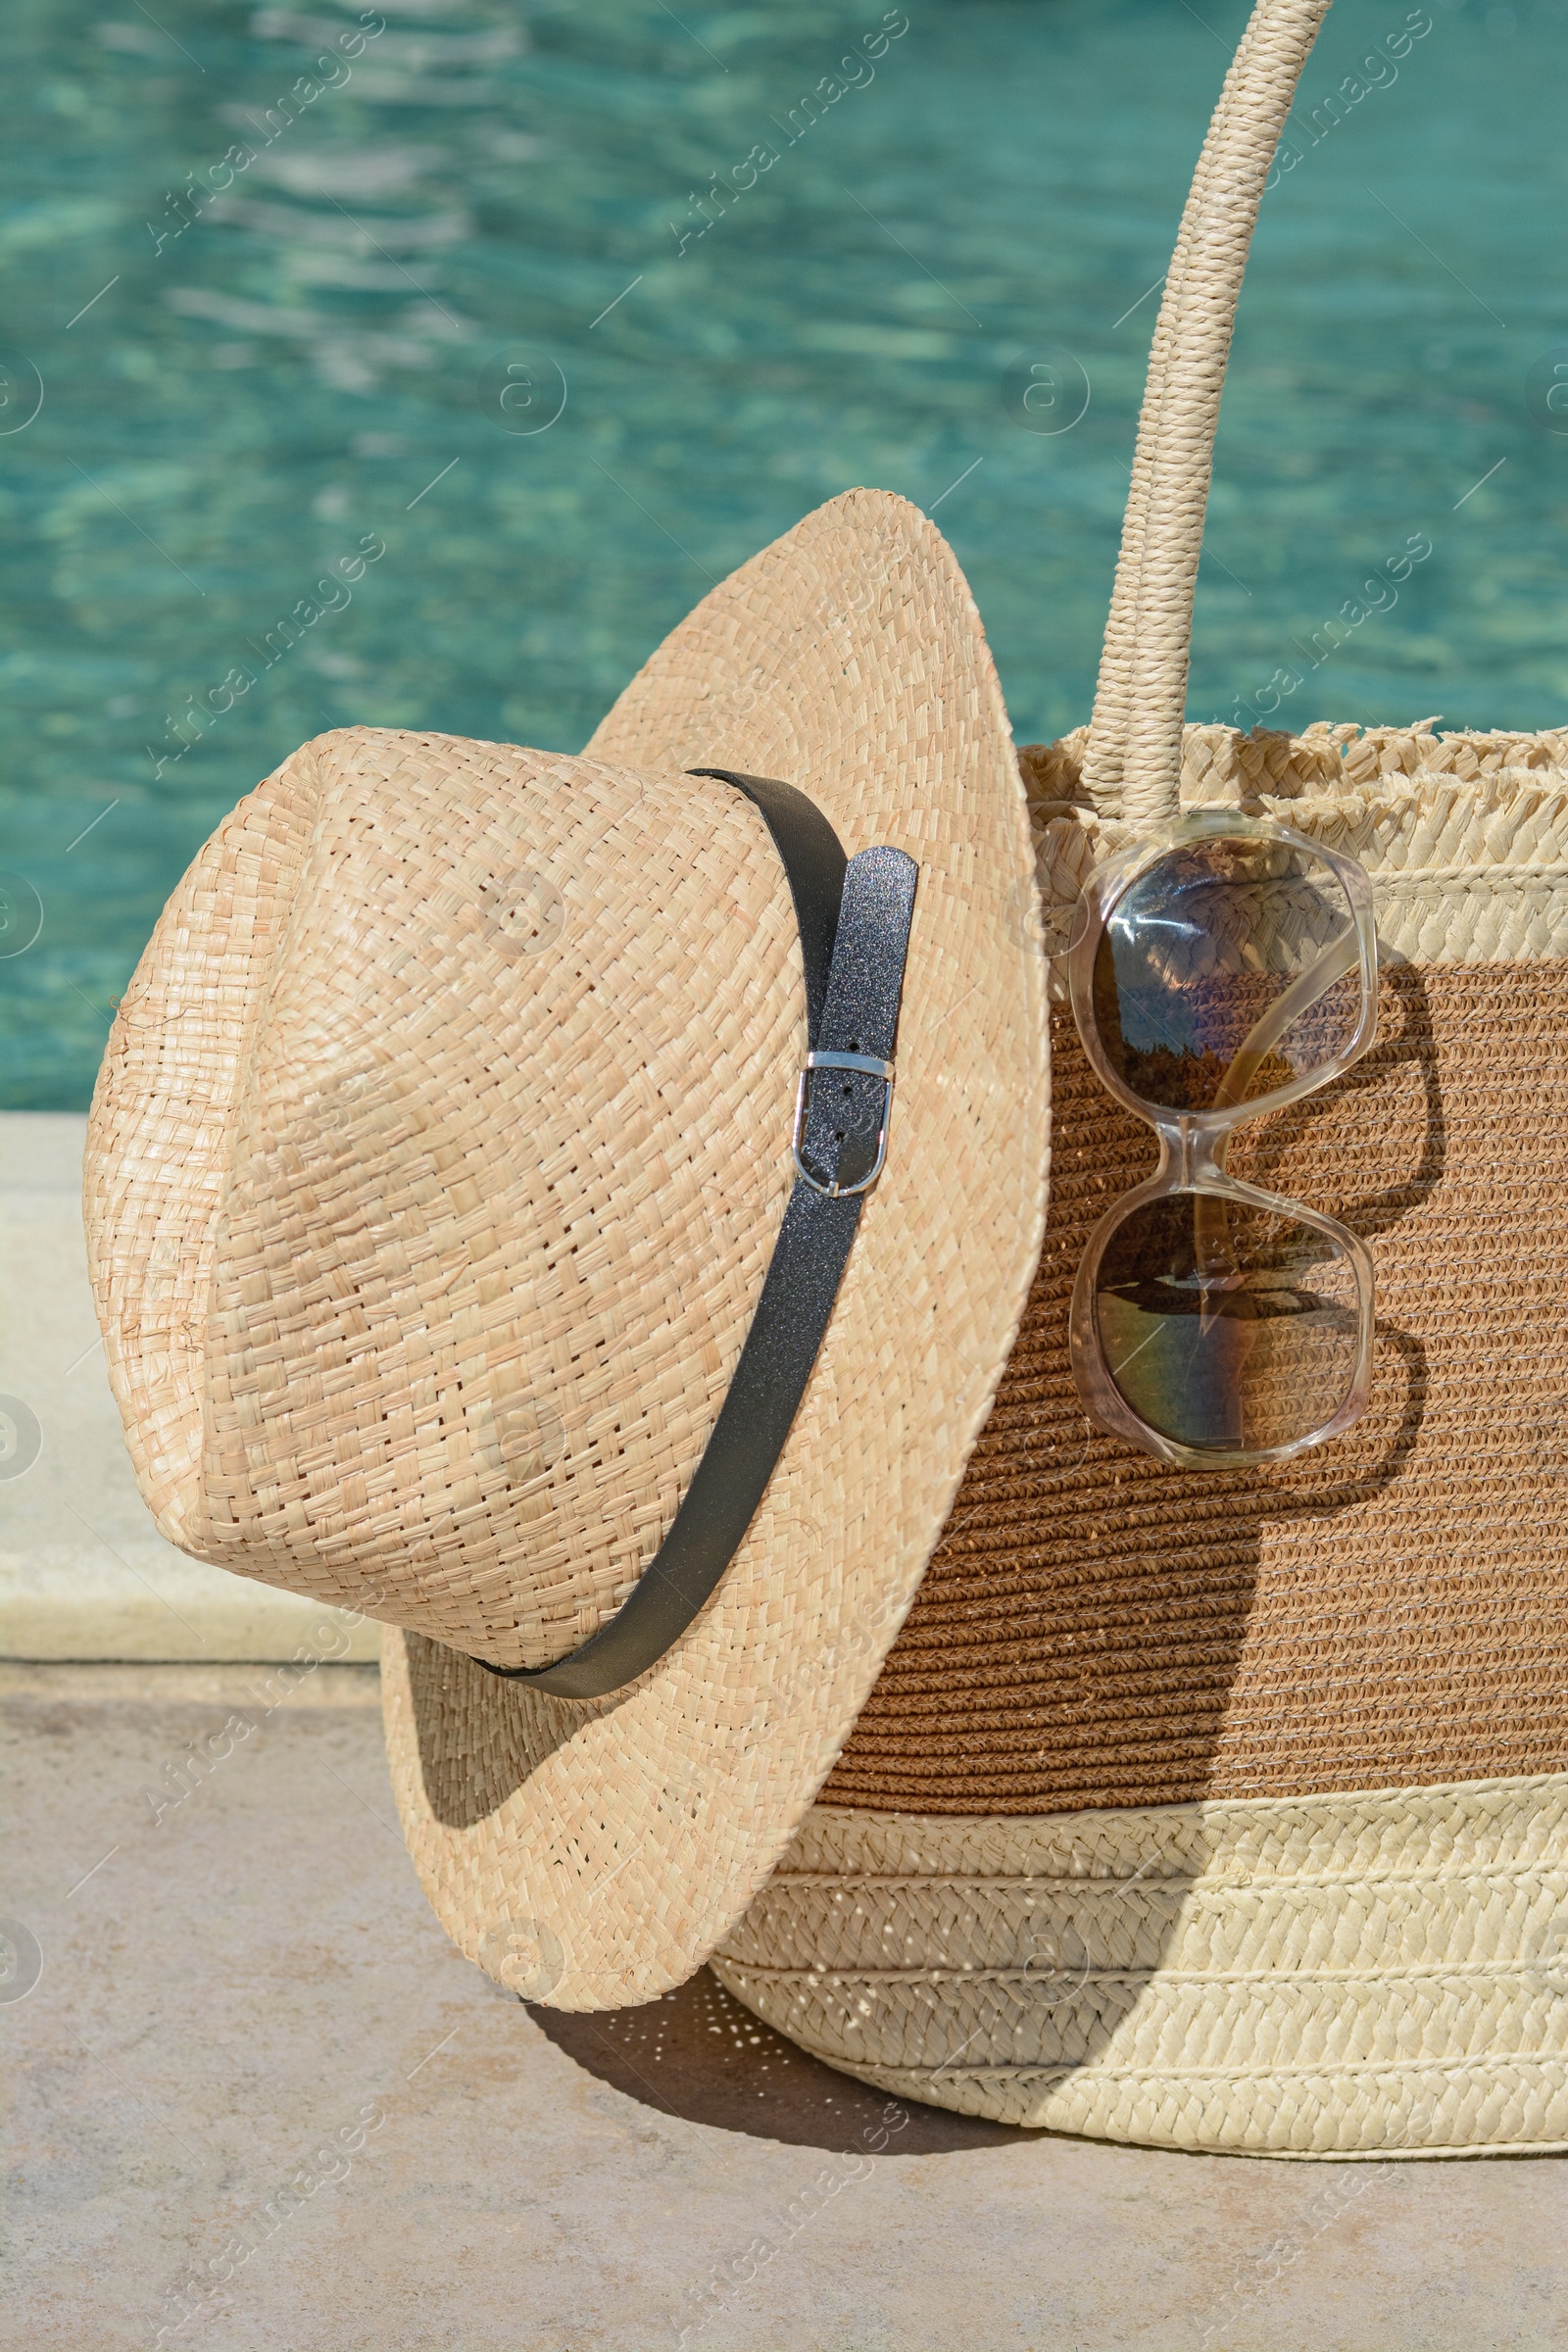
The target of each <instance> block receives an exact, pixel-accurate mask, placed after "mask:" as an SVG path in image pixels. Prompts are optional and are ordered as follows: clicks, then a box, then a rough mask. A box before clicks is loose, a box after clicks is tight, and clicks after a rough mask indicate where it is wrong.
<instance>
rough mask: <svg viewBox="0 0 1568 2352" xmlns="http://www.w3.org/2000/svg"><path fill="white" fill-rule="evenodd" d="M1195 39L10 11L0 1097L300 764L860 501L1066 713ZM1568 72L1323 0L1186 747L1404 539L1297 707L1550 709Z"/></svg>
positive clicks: (1436, 24)
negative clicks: (796, 525) (1400, 576)
mask: <svg viewBox="0 0 1568 2352" xmlns="http://www.w3.org/2000/svg"><path fill="white" fill-rule="evenodd" d="M1244 16H1245V10H1244V9H1243V8H1242V7H1241V6H1239V5H1235V4H1233V0H1224V4H1223V5H1221V4H1220V0H1203V6H1202V8H1201V13H1200V12H1199V11H1198V10H1197V9H1196V8H1194V7H1193V6H1191V5H1189V0H907V6H905V7H901V8H897V9H884V8H883V7H882V6H881V5H880V4H879V0H863V4H860V5H855V6H849V5H831V6H829V5H822V6H813V5H809V4H804V5H802V4H796V0H791V4H790V5H780V6H775V7H738V6H731V7H725V8H714V7H712V6H704V7H698V6H697V5H695V4H693V5H684V4H683V5H681V6H680V7H679V9H678V12H672V11H671V10H669V9H666V8H665V7H663V6H662V5H661V0H581V4H580V5H575V6H561V7H548V6H545V7H540V8H529V7H526V6H522V5H514V4H513V0H493V4H487V0H473V4H472V5H470V4H468V0H378V5H377V7H376V8H374V9H367V10H366V11H364V12H361V11H360V10H358V9H356V8H351V7H346V6H343V5H340V4H339V0H299V5H298V6H297V7H262V8H260V9H252V8H246V7H239V6H231V5H227V4H224V0H215V4H212V5H202V4H200V0H157V4H156V6H155V8H154V11H153V13H151V14H149V13H147V12H146V11H144V10H142V9H141V8H139V7H138V6H137V5H135V0H97V5H78V4H77V0H15V4H14V5H13V7H12V8H11V9H10V10H9V11H8V12H7V30H6V36H5V37H6V49H7V56H8V64H9V69H10V70H9V72H8V73H7V75H6V76H5V81H4V90H3V95H0V104H3V106H4V108H5V111H6V118H7V120H6V124H5V130H6V136H5V141H4V150H3V154H4V162H3V165H0V171H3V173H4V179H5V183H6V184H5V189H4V194H3V199H0V253H3V258H4V267H5V285H6V302H5V307H4V323H3V328H0V499H3V502H4V515H5V523H6V528H5V533H4V542H3V554H0V596H3V599H4V606H5V627H4V634H3V640H0V696H3V698H4V724H5V735H6V757H5V761H4V767H3V770H0V821H3V829H4V849H3V852H0V865H3V866H4V867H5V868H6V869H8V870H9V872H10V874H11V875H12V877H13V879H12V881H11V883H10V885H9V886H8V887H9V893H10V895H9V897H8V898H7V900H6V901H5V902H4V906H3V907H0V913H5V910H6V909H9V913H8V914H6V916H5V919H6V920H7V921H9V925H10V928H9V930H7V931H5V933H4V937H3V939H0V945H3V946H8V947H10V948H11V949H13V950H18V951H20V952H15V953H11V954H9V955H7V956H6V957H5V959H4V960H0V1020H3V1023H4V1038H5V1043H4V1077H3V1095H0V1100H3V1102H4V1103H7V1104H9V1105H11V1106H18V1107H39V1108H48V1107H53V1108H72V1107H78V1106H80V1105H82V1104H84V1103H85V1102H86V1100H87V1097H88V1094H89V1092H90V1088H91V1084H92V1078H93V1073H94V1070H95V1068H96V1065H97V1061H98V1057H99V1054H101V1052H102V1047H103V1040H104V1037H105V1035H106V1032H107V1029H108V1024H109V1018H110V1013H111V1003H112V1000H113V999H114V998H115V997H117V996H118V994H119V992H120V990H121V989H122V988H123V984H124V982H125V979H126V978H127V976H128V974H129V972H130V969H131V966H132V964H133V963H134V961H135V957H136V956H137V954H138V953H139V951H140V948H141V946H142V944H143V942H144V940H145V938H146V936H147V934H148V932H149V930H150V928H151V926H152V923H153V921H154V920H155V919H156V915H157V912H158V908H159V907H160V905H161V904H162V902H163V899H164V897H165V895H166V894H167V892H168V891H169V889H170V888H171V887H172V883H173V881H174V880H175V878H176V876H177V875H178V873H179V871H180V869H181V867H182V866H183V865H184V863H185V861H186V860H187V858H189V857H190V855H191V853H192V852H193V850H194V849H195V848H196V846H197V844H198V843H199V842H200V840H201V839H202V838H203V836H204V835H205V834H206V833H207V832H208V831H209V830H210V829H211V827H212V826H213V824H214V823H215V822H216V821H217V819H218V818H219V817H220V816H221V814H222V812H223V811H224V810H225V809H228V808H229V807H230V806H231V805H232V804H233V802H234V801H235V800H236V799H237V798H238V797H239V796H240V794H241V793H242V792H244V791H246V790H248V789H249V787H250V786H251V785H252V784H253V783H255V782H256V781H257V779H258V778H259V777H261V776H262V775H264V774H266V773H267V772H268V770H269V769H270V768H271V767H272V766H274V765H275V764H276V762H277V761H278V760H280V759H281V758H282V757H283V756H284V755H285V754H286V753H287V752H288V751H290V750H291V749H292V748H293V747H294V745H295V744H296V743H298V742H300V741H301V740H303V739H304V738H306V737H308V736H310V735H313V734H316V733H318V732H319V731H320V730H321V729H322V728H323V727H328V726H335V725H341V724H345V723H349V722H353V721H358V720H364V721H367V722H369V723H373V724H382V725H399V726H422V727H437V728H445V729H451V730H454V731H456V732H460V733H464V734H470V735H479V736H492V737H504V738H508V739H511V740H516V741H523V742H531V743H536V744H541V745H544V746H548V747H560V748H574V747H576V746H577V745H579V744H580V743H581V742H582V741H583V740H584V738H585V737H586V736H587V734H588V733H589V731H590V730H591V728H592V727H593V725H594V723H595V721H596V720H597V718H598V717H599V716H600V714H601V713H602V711H604V709H605V708H606V707H607V706H608V704H609V703H610V702H611V701H612V700H613V696H614V695H615V693H616V692H617V691H618V689H619V687H620V686H621V685H622V684H623V683H624V681H625V679H626V678H627V677H628V676H629V675H630V673H631V672H632V671H633V670H634V669H635V668H636V667H637V665H638V664H639V663H640V662H642V660H643V659H644V658H645V656H646V655H647V654H648V652H649V651H650V650H651V649H652V647H653V646H654V645H655V644H656V643H657V642H658V640H659V638H660V637H661V636H662V634H663V633H664V631H665V630H666V629H667V628H668V627H669V626H671V625H672V623H673V622H674V621H675V620H676V619H678V618H679V616H680V615H681V613H684V612H685V611H686V610H687V609H689V607H690V606H691V605H692V604H693V603H694V602H696V600H697V599H698V597H699V596H701V595H702V594H703V593H704V592H705V590H706V589H707V587H708V585H709V584H710V582H711V580H713V579H717V578H721V577H722V576H723V574H724V573H725V572H726V571H728V570H730V569H731V568H732V567H733V566H734V565H735V564H739V563H741V562H742V561H744V560H745V558H746V557H747V556H749V555H751V554H752V553H753V552H754V551H755V550H756V549H758V548H759V547H760V546H762V545H763V544H765V542H766V541H767V540H769V539H771V538H772V537H774V536H775V535H776V534H777V533H778V532H779V531H781V530H783V529H785V528H787V527H788V525H789V524H790V523H791V522H793V521H794V520H795V519H796V518H797V517H798V516H799V515H801V514H802V513H804V512H806V511H807V510H808V509H809V508H811V507H813V506H815V505H816V504H818V503H819V502H820V501H821V500H822V499H824V498H827V497H830V496H832V495H833V494H834V493H835V492H837V491H839V490H842V489H845V488H847V487H849V486H850V485H851V484H853V483H857V482H870V483H875V484H878V485H880V486H881V487H883V488H886V489H889V490H896V491H899V492H901V493H903V494H904V495H905V496H907V497H908V498H910V499H913V500H914V501H915V502H916V503H917V504H918V505H920V506H921V507H923V508H924V509H925V510H926V511H927V512H928V513H934V514H935V515H936V519H937V520H938V522H939V523H940V525H941V527H942V528H943V529H944V531H945V532H946V533H947V535H948V536H949V538H950V539H951V541H952V543H953V545H954V547H955V549H956V553H957V555H958V558H959V561H960V562H961V563H962V564H963V566H964V568H965V570H966V571H967V573H968V576H969V579H970V581H971V583H972V585H973V587H974V590H975V593H976V596H977V598H978V600H979V604H980V608H981V611H982V613H983V614H984V616H985V619H986V624H987V628H988V631H989V633H990V636H991V640H992V644H993V646H994V648H995V651H996V654H997V659H998V662H999V665H1000V667H1001V671H1002V675H1003V680H1004V683H1005V687H1006V690H1007V695H1008V701H1009V706H1010V709H1011V711H1012V714H1013V720H1014V726H1015V730H1016V732H1017V735H1018V737H1019V740H1020V741H1028V740H1032V739H1039V738H1041V737H1049V736H1051V735H1054V734H1056V733H1059V732H1061V731H1062V730H1064V729H1065V728H1067V727H1069V726H1072V725H1074V724H1076V723H1078V722H1079V721H1080V720H1081V719H1083V718H1084V717H1086V716H1087V714H1088V709H1089V703H1090V697H1091V693H1092V687H1093V679H1094V668H1095V661H1096V656H1097V652H1098V643H1099V634H1100V630H1101V627H1102V625H1103V613H1104V607H1105V601H1106V598H1107V595H1108V591H1109V581H1110V574H1111V568H1112V565H1113V563H1114V557H1115V546H1116V536H1117V529H1118V524H1119V518H1120V509H1121V503H1122V499H1123V497H1124V495H1125V487H1126V478H1127V466H1128V463H1129V459H1130V453H1131V444H1132V435H1133V428H1134V421H1135V417H1136V412H1137V403H1138V397H1139V392H1140V389H1141V380H1142V371H1143V366H1144V360H1145V356H1146V352H1147V346H1148V338H1149V332H1150V329H1151V327H1152V321H1153V312H1154V306H1155V298H1156V291H1157V281H1158V279H1159V277H1160V274H1161V272H1162V270H1163V269H1164V265H1165V261H1166V258H1167V255H1168V251H1169V246H1170V241H1171V238H1172V235H1173V232H1174V227H1175V221H1176V218H1177V214H1178V211H1179V209H1180V204H1181V199H1182V196H1183V193H1184V192H1185V187H1186V183H1187V179H1188V176H1189V173H1190V172H1191V167H1192V162H1193V158H1194V155H1195V153H1196V150H1197V147H1198V144H1199V141H1200V139H1201V132H1202V127H1203V124H1204V122H1205V121H1206V118H1207V114H1208V110H1209V108H1210V106H1211V104H1212V102H1213V98H1214V95H1215V93H1216V91H1217V89H1218V85H1219V81H1220V78H1221V76H1222V74H1223V72H1224V67H1225V61H1226V58H1227V56H1228V54H1229V52H1230V49H1231V47H1232V46H1233V44H1234V40H1235V38H1236V36H1237V34H1238V32H1239V29H1240V26H1241V24H1242V22H1243V20H1244ZM1422 26H1424V27H1425V29H1420V27H1422ZM847 58H853V59H854V60H855V61H856V63H855V64H854V66H853V67H850V66H847V65H846V64H845V63H844V62H843V61H844V60H846V59H847ZM1369 60H1370V61H1373V62H1370V63H1369V62H1368V61H1369ZM1379 61H1381V62H1379ZM829 88H831V89H835V90H836V92H837V94H836V95H834V96H827V95H826V90H827V89H829ZM1565 99H1568V6H1565V5H1563V4H1562V0H1551V4H1549V5H1548V0H1515V4H1514V5H1511V6H1499V5H1494V4H1492V0H1462V5H1459V6H1456V7H1449V6H1445V5H1444V4H1443V0H1428V4H1427V5H1426V6H1424V7H1415V8H1410V7H1407V6H1406V5H1404V0H1386V4H1385V0H1344V4H1343V5H1342V6H1341V7H1340V8H1338V9H1336V10H1335V11H1334V12H1333V15H1332V16H1331V18H1330V20H1329V23H1328V25H1327V28H1326V30H1325V32H1324V34H1323V36H1322V38H1321V40H1320V42H1319V44H1318V49H1317V52H1316V54H1315V56H1314V58H1313V60H1312V62H1311V64H1310V65H1309V67H1308V70H1307V76H1306V80H1305V82H1304V84H1303V88H1302V94H1301V98H1300V101H1299V104H1298V107H1297V109H1296V113H1295V116H1294V117H1293V124H1292V132H1291V135H1290V137H1289V139H1288V140H1287V143H1286V147H1285V149H1283V150H1282V155H1281V167H1282V168H1281V171H1280V175H1279V179H1278V182H1277V185H1276V186H1275V187H1274V188H1273V189H1272V190H1271V192H1270V194H1269V195H1268V197H1267V198H1266V199H1265V203H1264V208H1263V217H1262V221H1261V223H1260V226H1259V231H1258V237H1257V243H1256V248H1255V258H1254V262H1253V265H1252V269H1251V271H1250V277H1249V281H1248V288H1247V294H1246V298H1245V303H1244V310H1243V317H1242V321H1241V325H1240V329H1239V332H1238V336H1237V344H1236V356H1235V362H1234V366H1233V368H1232V375H1231V382H1230V388H1229V390H1228V392H1227V397H1226V405H1225V411H1224V416H1223V419H1222V423H1221V429H1220V448H1219V465H1218V472H1217V476H1216V483H1215V490H1214V497H1213V503H1212V506H1211V510H1210V527H1209V533H1208V539H1207V543H1206V547H1207V553H1206V559H1205V563H1204V565H1203V570H1202V575H1201V582H1200V588H1199V600H1198V627H1197V645H1196V657H1195V662H1194V671H1193V685H1192V699H1191V710H1192V712H1193V715H1194V716H1198V717H1205V718H1206V717H1231V716H1233V714H1236V713H1240V714H1241V716H1240V723H1243V724H1250V723H1252V721H1251V711H1250V709H1249V706H1250V705H1253V706H1255V703H1256V700H1257V698H1258V696H1259V694H1260V692H1261V690H1263V689H1264V688H1265V686H1266V683H1267V681H1268V680H1269V679H1270V677H1271V675H1272V673H1273V672H1274V670H1275V669H1276V667H1277V666H1279V665H1280V664H1281V663H1284V662H1290V661H1292V660H1293V658H1296V657H1293V653H1292V646H1293V641H1295V640H1298V639H1299V640H1302V641H1310V639H1311V637H1312V633H1313V632H1314V631H1315V630H1318V629H1320V628H1321V626H1322V624H1323V623H1324V622H1325V621H1326V619H1327V618H1328V616H1329V615H1331V614H1334V613H1338V612H1339V611H1340V610H1341V607H1342V605H1343V603H1344V600H1345V599H1347V598H1348V597H1350V596H1352V595H1353V594H1354V592H1355V591H1356V589H1357V587H1358V585H1359V583H1360V581H1361V580H1362V578H1363V577H1364V576H1365V574H1366V572H1367V570H1368V568H1369V567H1371V566H1374V565H1376V564H1382V563H1386V562H1387V560H1388V559H1389V558H1390V557H1391V556H1393V555H1395V554H1396V553H1397V551H1398V550H1400V549H1401V548H1402V547H1404V546H1405V545H1406V544H1407V543H1409V542H1410V540H1411V538H1412V535H1417V536H1423V537H1425V538H1426V539H1428V540H1430V543H1431V554H1430V556H1429V557H1428V558H1427V559H1426V560H1424V561H1423V562H1421V563H1420V564H1419V566H1418V567H1417V568H1415V569H1413V570H1412V572H1411V573H1410V575H1409V577H1408V578H1407V579H1406V580H1405V582H1404V584H1403V586H1402V587H1401V589H1400V591H1399V595H1398V601H1397V604H1393V605H1387V606H1385V607H1384V609H1382V610H1380V611H1378V612H1376V613H1371V614H1370V615H1369V616H1368V618H1367V619H1366V621H1365V623H1364V625H1360V626H1358V627H1357V628H1356V629H1355V631H1354V633H1353V635H1352V636H1351V637H1350V638H1349V639H1348V640H1347V642H1345V643H1344V644H1343V645H1342V646H1341V647H1340V649H1339V650H1338V651H1337V652H1336V653H1335V654H1334V656H1333V657H1332V660H1331V661H1329V662H1325V663H1324V664H1323V665H1322V667H1321V668H1320V669H1318V670H1316V671H1314V673H1313V674H1312V677H1311V679H1310V681H1309V692H1310V697H1311V705H1310V707H1308V691H1307V690H1303V692H1302V693H1301V695H1300V696H1299V703H1300V708H1299V710H1297V709H1295V708H1294V707H1293V708H1292V709H1291V710H1290V711H1289V713H1288V715H1289V718H1290V720H1291V722H1292V723H1305V722H1306V721H1307V720H1308V719H1310V718H1314V717H1338V716H1354V717H1361V718H1367V719H1370V718H1374V717H1376V718H1388V719H1400V718H1411V717H1416V716H1421V715H1424V714H1427V713H1430V712H1442V713H1443V714H1444V715H1445V717H1446V720H1447V722H1448V723H1449V724H1451V725H1480V726H1488V725H1495V724H1504V723H1505V724H1510V725H1517V726H1529V727H1537V726H1546V725H1553V724H1561V723H1563V722H1564V721H1565V720H1568V643H1565V636H1564V627H1563V621H1564V614H1565V610H1568V600H1565V593H1564V584H1565V579H1568V532H1565V530H1564V523H1565V520H1568V413H1560V411H1559V409H1558V408H1557V407H1555V406H1554V405H1553V403H1554V399H1555V397H1556V396H1555V395H1553V392H1552V386H1553V384H1554V383H1555V384H1558V385H1560V384H1562V383H1563V382H1568V299H1565V293H1564V287H1563V280H1562V274H1561V269H1560V260H1559V257H1560V252H1561V248H1562V242H1563V232H1564V228H1565V226H1568V158H1565V152H1564V143H1563V140H1562V137H1561V130H1560V125H1561V122H1562V119H1563V110H1564V104H1565ZM243 158H248V159H249V160H248V161H244V160H242V159H243ZM764 159H769V160H764ZM1559 365H1560V366H1561V368H1562V373H1561V375H1558V376H1554V375H1553V373H1552V370H1553V368H1557V367H1559ZM1041 386H1044V387H1045V391H1044V393H1042V392H1041V389H1040V387H1041ZM40 400H41V406H40V405H38V402H39V401H40ZM1562 400H1563V402H1564V403H1565V404H1568V395H1562ZM1043 427H1044V428H1046V429H1042V428H1043ZM328 563H334V564H336V565H337V570H336V575H335V576H336V579H337V582H338V587H337V588H333V589H332V590H331V591H330V592H328V590H326V589H323V588H321V587H320V586H319V582H320V581H321V580H322V578H323V576H324V567H325V565H326V564H328ZM356 566H358V568H357V569H356ZM345 573H347V575H348V576H347V577H345ZM339 590H341V593H339ZM198 713H199V715H197V714H198ZM34 930H36V937H33V938H32V939H31V944H30V945H25V944H24V942H25V940H26V939H27V938H28V937H29V936H30V934H31V933H32V932H33V931H34Z"/></svg>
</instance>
